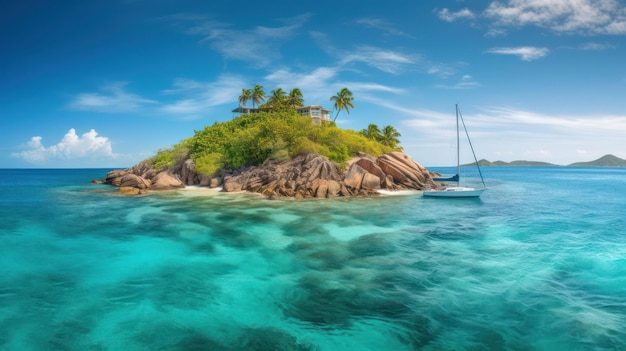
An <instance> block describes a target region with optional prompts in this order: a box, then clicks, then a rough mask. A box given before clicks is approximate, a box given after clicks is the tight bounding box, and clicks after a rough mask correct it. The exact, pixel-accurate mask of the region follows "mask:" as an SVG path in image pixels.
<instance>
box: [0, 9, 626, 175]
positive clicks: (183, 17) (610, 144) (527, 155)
mask: <svg viewBox="0 0 626 351" xmlns="http://www.w3.org/2000/svg"><path fill="white" fill-rule="evenodd" d="M0 29H1V30H0V45H1V47H2V54H0V123H1V128H0V136H1V137H0V168H6V167H104V168H108V167H127V166H131V165H133V164H135V163H137V162H138V161H140V160H142V159H144V158H147V157H149V156H151V155H153V154H154V153H155V152H156V151H157V150H158V149H159V148H165V147H169V146H171V145H172V144H175V143H178V142H179V141H180V140H182V139H184V138H188V137H190V136H192V135H193V132H194V130H199V129H201V128H203V127H204V126H205V125H211V124H213V123H214V122H220V121H225V120H228V119H231V118H232V113H231V112H230V111H231V110H232V109H233V108H235V107H236V106H237V98H238V96H239V95H240V93H241V89H242V88H250V87H253V86H254V85H255V84H261V85H263V86H264V87H265V91H266V92H267V93H269V92H270V91H271V90H273V89H276V88H278V87H281V88H283V89H284V90H290V89H292V88H294V87H298V88H300V89H301V91H302V92H303V94H304V98H305V103H306V104H321V105H323V106H325V107H327V108H332V103H331V102H330V101H329V98H330V97H331V96H332V95H335V94H336V93H337V92H338V91H339V90H340V89H341V88H342V87H348V88H349V89H350V90H351V91H352V92H353V94H354V98H355V100H354V104H355V108H354V109H353V110H351V111H350V114H346V113H345V112H342V113H340V115H339V117H338V119H337V123H338V125H339V126H340V127H342V128H351V129H356V130H360V129H363V128H365V127H366V126H367V125H368V124H369V123H376V124H377V125H378V126H379V127H382V126H385V125H392V126H394V127H396V129H398V130H399V131H400V133H401V134H402V137H401V142H402V146H403V147H404V149H405V152H406V153H408V154H409V155H411V156H412V157H413V158H414V159H415V160H416V161H417V162H419V163H421V164H423V165H425V166H440V165H447V164H451V163H452V162H454V150H455V146H454V145H455V144H454V134H453V133H454V105H455V103H458V104H459V105H460V107H461V111H462V113H463V116H464V118H465V121H466V124H467V127H468V129H469V132H470V136H471V137H472V142H473V144H474V148H475V149H476V153H477V156H478V158H486V159H489V160H492V161H494V160H504V161H513V160H520V159H526V160H537V161H546V162H552V163H557V164H569V163H572V162H576V161H588V160H593V159H596V158H598V157H600V156H603V155H605V154H608V153H612V154H614V155H616V156H619V157H622V158H626V146H625V145H626V144H625V143H624V136H626V64H625V63H624V62H626V4H625V2H624V1H618V0H532V1H531V0H526V1H521V0H501V1H456V0H437V1H414V0H392V1H327V0H320V1H308V2H297V1H246V0H239V1H230V0H216V1H187V0H177V1H164V0H155V1H145V0H126V1H100V2H95V1H34V0H24V1H19V2H8V3H6V4H4V6H3V11H2V12H1V13H0ZM470 158H471V155H468V154H464V155H463V159H464V160H469V159H470Z"/></svg>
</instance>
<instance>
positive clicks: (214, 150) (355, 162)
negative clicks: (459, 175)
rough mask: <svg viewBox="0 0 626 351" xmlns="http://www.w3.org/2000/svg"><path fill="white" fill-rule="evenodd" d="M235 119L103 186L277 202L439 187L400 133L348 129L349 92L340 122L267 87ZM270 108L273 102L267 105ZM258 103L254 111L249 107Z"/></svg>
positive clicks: (242, 102)
mask: <svg viewBox="0 0 626 351" xmlns="http://www.w3.org/2000/svg"><path fill="white" fill-rule="evenodd" d="M238 100H239V106H238V107H237V108H236V109H234V110H233V113H237V114H238V115H237V116H235V117H234V118H233V119H231V120H229V121H226V122H222V123H217V122H216V123H214V124H213V125H211V126H206V127H204V128H203V129H201V130H196V131H195V132H194V135H193V136H192V137H190V138H188V139H185V140H182V141H181V142H180V143H178V144H176V145H173V146H171V147H169V148H165V149H161V150H159V151H158V152H157V154H156V155H155V156H154V157H151V158H148V159H146V160H143V161H141V162H140V163H139V164H137V165H135V166H133V167H131V168H129V169H125V170H113V171H110V172H108V173H107V175H106V177H105V178H104V179H103V180H102V182H103V183H106V184H111V185H114V186H118V187H119V191H120V192H121V193H123V194H128V195H137V194H143V193H145V192H146V191H151V190H167V189H177V188H183V187H185V186H189V185H195V186H206V187H211V188H221V189H222V190H223V191H226V192H234V191H248V192H255V193H260V194H263V195H265V196H266V197H268V198H271V199H275V198H279V197H293V198H313V197H315V198H329V197H338V196H371V195H376V194H379V191H380V190H381V189H386V190H404V189H411V190H424V189H437V188H439V187H440V185H439V184H438V183H436V182H435V181H434V180H433V176H436V175H437V174H436V173H433V172H430V171H428V170H427V169H426V168H424V167H423V166H421V165H420V164H418V163H417V162H415V161H413V160H412V159H411V157H409V156H408V155H406V154H404V153H403V152H402V147H401V146H400V141H399V139H398V138H399V137H400V133H399V132H398V131H397V130H396V129H395V128H394V127H393V126H384V127H382V128H379V127H378V126H377V125H376V124H373V123H371V124H369V125H368V127H367V128H366V129H364V130H361V131H355V130H351V129H342V128H339V127H337V125H336V123H335V121H336V119H337V117H338V116H339V113H340V112H342V111H345V112H346V113H348V114H349V113H350V108H354V103H353V101H354V97H353V94H352V92H351V91H350V90H349V89H348V88H342V89H341V90H340V91H339V92H338V93H337V95H334V96H331V97H330V101H332V102H333V103H334V109H335V110H336V114H335V116H334V118H333V120H332V121H331V120H330V113H329V112H330V111H329V110H327V109H324V108H322V107H321V106H319V105H308V106H306V105H304V98H303V96H302V93H301V92H300V89H298V88H294V89H292V90H291V91H289V92H285V91H284V90H283V89H282V88H277V89H275V90H273V91H272V92H271V93H270V95H269V96H268V95H266V94H265V92H264V90H263V87H262V86H261V85H256V86H255V87H254V88H252V89H245V88H244V89H242V94H241V95H240V96H239V99H238ZM266 100H267V101H266ZM248 101H250V102H252V107H248V106H246V104H247V102H248Z"/></svg>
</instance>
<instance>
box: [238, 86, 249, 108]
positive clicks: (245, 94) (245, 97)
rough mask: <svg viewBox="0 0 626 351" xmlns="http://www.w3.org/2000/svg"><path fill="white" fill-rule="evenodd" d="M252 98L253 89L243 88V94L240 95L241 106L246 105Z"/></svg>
mask: <svg viewBox="0 0 626 351" xmlns="http://www.w3.org/2000/svg"><path fill="white" fill-rule="evenodd" d="M251 98H252V89H244V88H242V89H241V95H240V96H239V106H243V107H246V102H248V100H250V99H251Z"/></svg>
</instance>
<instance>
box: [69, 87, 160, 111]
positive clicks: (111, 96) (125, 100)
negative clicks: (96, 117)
mask: <svg viewBox="0 0 626 351" xmlns="http://www.w3.org/2000/svg"><path fill="white" fill-rule="evenodd" d="M127 84H128V83H126V82H116V83H113V84H109V85H106V86H104V87H102V88H101V90H102V93H82V94H78V95H76V96H75V97H74V98H73V99H72V101H71V102H70V103H69V104H68V107H69V108H71V109H73V110H81V111H96V112H111V113H115V112H133V111H137V110H139V109H140V108H142V107H144V106H146V105H150V104H155V103H156V101H154V100H150V99H145V98H142V97H140V96H138V95H135V94H132V93H128V92H126V91H125V90H124V88H125V86H126V85H127Z"/></svg>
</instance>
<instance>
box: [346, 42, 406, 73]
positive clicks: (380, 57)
mask: <svg viewBox="0 0 626 351" xmlns="http://www.w3.org/2000/svg"><path fill="white" fill-rule="evenodd" d="M354 62H360V63H364V64H366V65H368V66H370V67H374V68H376V69H378V70H381V71H383V72H387V73H392V74H399V73H401V72H402V71H404V70H405V69H406V68H407V67H409V66H411V65H414V64H415V63H416V62H417V60H416V57H415V56H412V55H407V54H403V53H400V52H396V51H393V50H387V49H381V48H377V47H373V46H366V45H362V46H358V47H356V48H355V50H353V51H351V52H349V53H345V54H344V55H343V58H342V60H341V61H340V64H342V65H345V64H349V63H354Z"/></svg>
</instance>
